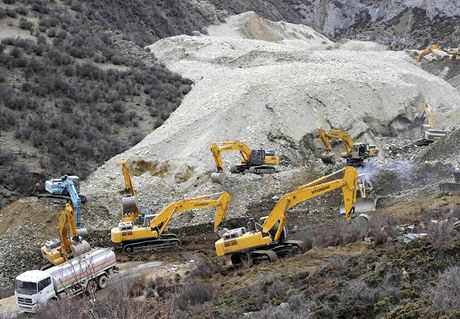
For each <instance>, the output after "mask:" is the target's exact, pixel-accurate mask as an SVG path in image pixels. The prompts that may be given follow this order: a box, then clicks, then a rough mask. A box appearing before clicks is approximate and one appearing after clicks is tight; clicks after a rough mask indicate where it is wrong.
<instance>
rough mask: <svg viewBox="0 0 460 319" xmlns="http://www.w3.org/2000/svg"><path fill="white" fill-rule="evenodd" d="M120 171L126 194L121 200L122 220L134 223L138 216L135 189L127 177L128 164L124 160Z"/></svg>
mask: <svg viewBox="0 0 460 319" xmlns="http://www.w3.org/2000/svg"><path fill="white" fill-rule="evenodd" d="M121 169H122V171H123V178H124V180H125V189H124V192H125V193H128V195H127V196H125V197H123V198H122V200H121V201H122V206H123V214H122V220H123V221H124V222H134V221H135V220H136V219H137V218H138V217H139V214H140V208H139V205H138V204H137V198H136V189H135V188H134V185H133V182H132V181H131V176H130V175H129V169H128V164H127V163H126V160H125V159H122V160H121Z"/></svg>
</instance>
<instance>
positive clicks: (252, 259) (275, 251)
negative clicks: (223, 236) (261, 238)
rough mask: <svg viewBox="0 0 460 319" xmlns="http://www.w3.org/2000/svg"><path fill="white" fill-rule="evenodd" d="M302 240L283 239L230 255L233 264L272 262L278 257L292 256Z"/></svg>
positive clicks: (249, 264) (298, 250)
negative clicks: (276, 242)
mask: <svg viewBox="0 0 460 319" xmlns="http://www.w3.org/2000/svg"><path fill="white" fill-rule="evenodd" d="M302 244H303V242H302V241H300V240H283V241H281V242H279V243H278V244H275V245H269V246H268V247H267V249H258V250H251V251H249V252H239V253H234V254H232V255H231V260H232V264H233V265H241V264H243V265H245V266H251V265H252V264H259V263H261V262H265V261H269V262H273V261H276V260H278V259H279V258H284V257H288V256H293V255H295V254H297V253H299V252H300V251H301V247H302Z"/></svg>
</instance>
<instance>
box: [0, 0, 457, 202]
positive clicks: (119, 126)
mask: <svg viewBox="0 0 460 319" xmlns="http://www.w3.org/2000/svg"><path fill="white" fill-rule="evenodd" d="M250 10H251V11H254V12H256V13H257V14H258V15H259V16H260V17H263V18H269V19H270V20H272V21H286V22H293V23H304V24H306V25H309V26H311V27H313V28H314V29H315V30H316V31H318V32H320V33H322V34H324V35H325V36H326V37H328V38H330V39H332V40H339V39H342V38H351V39H359V40H373V41H376V42H378V43H382V44H385V45H387V46H388V47H390V48H392V49H400V48H415V49H421V48H423V47H425V46H427V45H428V44H431V42H432V41H433V42H436V43H437V44H440V45H442V46H445V47H451V46H455V45H457V44H456V43H452V41H451V39H456V38H458V32H459V29H458V25H460V23H459V12H458V10H459V9H458V6H455V4H454V3H452V2H445V1H429V2H428V1H405V0H404V1H403V0H399V1H392V2H391V4H389V3H388V2H381V1H351V2H350V1H346V2H345V1H335V2H328V1H322V0H318V1H293V0H291V1H283V2H280V1H273V0H255V1H250V2H247V1H240V0H231V1H225V2H222V1H219V0H210V1H195V0H188V1H166V2H165V1H152V2H144V1H140V0H139V1H129V2H125V1H117V0H111V1H109V2H107V1H105V2H104V3H101V2H99V1H78V2H77V1H70V0H66V1H49V0H29V1H25V2H18V1H15V0H3V2H2V3H1V5H0V26H1V28H0V41H1V43H0V69H1V71H2V74H1V76H0V107H1V110H2V113H1V116H0V134H1V138H2V141H4V143H3V145H4V148H2V150H1V151H0V159H1V163H0V193H1V194H2V198H1V199H0V207H3V206H5V205H6V204H8V203H11V202H12V201H14V200H15V199H17V198H18V197H20V196H22V195H28V194H30V193H32V192H35V191H38V190H42V185H43V182H44V180H45V179H49V178H51V177H58V176H60V175H63V174H76V175H79V176H81V177H86V176H87V175H88V174H89V173H90V172H92V171H94V169H95V168H96V167H98V166H99V165H101V164H102V163H103V162H104V161H105V160H107V159H108V158H110V157H111V156H113V155H115V154H117V153H119V152H121V151H123V150H126V149H129V148H130V147H131V146H133V145H134V144H135V143H137V142H138V141H140V140H141V139H142V138H143V137H144V136H145V135H147V134H148V133H150V132H151V131H152V130H153V129H155V128H156V127H158V126H159V125H161V124H162V122H163V121H164V120H165V119H166V118H167V117H168V116H169V114H170V113H171V112H172V111H174V110H175V108H176V107H177V106H178V105H179V104H180V102H181V98H182V96H183V95H184V94H186V93H187V92H188V91H189V89H190V82H189V81H188V80H186V79H181V78H179V77H177V75H173V74H170V73H169V71H167V70H165V69H164V68H163V67H162V66H161V65H158V64H156V63H155V61H154V59H153V56H152V55H146V54H145V52H144V51H143V49H142V47H143V46H145V45H149V44H151V43H153V42H154V41H156V40H159V39H161V38H164V37H168V36H172V35H178V34H189V35H190V34H192V33H193V32H194V31H201V32H206V31H205V30H206V26H208V25H210V24H212V23H218V22H219V21H224V19H225V18H226V17H227V16H228V15H230V14H235V13H242V12H246V11H250ZM153 66H154V67H153ZM90 70H92V71H90ZM431 72H432V73H434V74H437V75H441V76H443V77H445V75H444V73H446V71H445V68H441V69H439V68H436V67H435V68H434V70H432V71H431ZM147 73H149V75H147ZM448 73H449V74H448V76H447V77H446V78H451V77H455V76H456V75H457V74H458V71H452V68H450V71H448ZM452 73H454V74H452ZM455 81H456V80H455V79H454V80H453V82H452V83H453V85H454V86H456V85H457V84H455V83H457V82H458V79H457V82H455ZM88 83H91V84H90V85H89V84H88ZM72 110H75V111H77V110H78V111H79V112H80V113H81V114H80V113H79V112H73V113H72V112H70V111H72ZM69 112H70V113H69ZM77 113H78V118H76V117H77V115H75V114H77ZM82 114H91V116H89V117H85V116H82ZM64 119H65V122H67V123H71V124H67V125H66V126H65V127H64V125H63V124H62V123H64ZM90 127H96V128H97V130H93V129H91V128H90ZM37 132H40V133H39V134H37ZM90 140H91V141H92V142H93V143H89V142H88V141H90ZM95 145H97V147H95ZM74 156H78V158H79V159H78V161H77V160H75V158H74Z"/></svg>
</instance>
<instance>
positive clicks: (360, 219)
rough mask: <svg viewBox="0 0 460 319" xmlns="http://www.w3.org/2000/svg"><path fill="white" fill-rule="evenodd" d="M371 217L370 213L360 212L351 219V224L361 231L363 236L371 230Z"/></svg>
mask: <svg viewBox="0 0 460 319" xmlns="http://www.w3.org/2000/svg"><path fill="white" fill-rule="evenodd" d="M369 219H370V218H369V216H368V215H366V214H360V215H359V216H357V217H355V218H353V219H352V220H351V222H350V226H351V227H353V228H354V229H356V230H357V231H359V233H360V234H361V235H362V236H367V234H368V232H369Z"/></svg>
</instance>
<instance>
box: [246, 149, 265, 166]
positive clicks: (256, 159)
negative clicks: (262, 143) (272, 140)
mask: <svg viewBox="0 0 460 319" xmlns="http://www.w3.org/2000/svg"><path fill="white" fill-rule="evenodd" d="M248 164H249V165H251V166H254V165H264V164H265V151H264V150H252V151H251V158H250V160H249V163H248Z"/></svg>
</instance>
